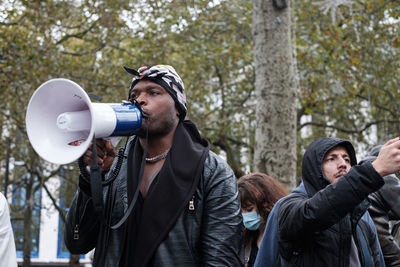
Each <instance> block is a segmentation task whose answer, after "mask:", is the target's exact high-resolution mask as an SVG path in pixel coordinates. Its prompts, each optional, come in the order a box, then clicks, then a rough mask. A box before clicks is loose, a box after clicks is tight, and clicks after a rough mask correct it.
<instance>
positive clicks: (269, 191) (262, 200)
mask: <svg viewBox="0 0 400 267" xmlns="http://www.w3.org/2000/svg"><path fill="white" fill-rule="evenodd" d="M238 189H239V196H240V202H241V205H242V208H243V209H246V208H247V207H248V206H249V205H251V204H254V205H255V206H256V207H257V210H258V213H259V214H260V217H261V218H262V221H263V222H264V223H265V222H266V221H267V219H268V215H269V213H270V212H271V210H272V208H273V207H274V205H275V203H276V202H277V201H278V200H279V199H281V198H282V197H284V196H286V195H288V194H289V191H288V190H287V189H286V188H285V187H284V186H283V185H282V184H281V183H279V182H278V181H277V180H275V179H274V178H272V177H270V176H268V175H266V174H265V173H260V172H255V173H249V174H247V175H244V176H242V177H240V178H239V180H238ZM264 227H265V224H264ZM263 229H264V228H262V231H264V230H263ZM251 232H252V231H248V230H247V229H245V232H244V242H245V245H248V244H249V242H250V236H251V235H252V234H251Z"/></svg>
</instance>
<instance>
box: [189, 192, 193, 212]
mask: <svg viewBox="0 0 400 267" xmlns="http://www.w3.org/2000/svg"><path fill="white" fill-rule="evenodd" d="M189 210H194V195H193V197H192V200H190V201H189Z"/></svg>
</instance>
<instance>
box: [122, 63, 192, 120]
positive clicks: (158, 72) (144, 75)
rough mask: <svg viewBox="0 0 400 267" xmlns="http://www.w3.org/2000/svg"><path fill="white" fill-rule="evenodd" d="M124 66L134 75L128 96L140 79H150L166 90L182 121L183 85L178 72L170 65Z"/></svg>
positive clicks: (183, 109)
mask: <svg viewBox="0 0 400 267" xmlns="http://www.w3.org/2000/svg"><path fill="white" fill-rule="evenodd" d="M124 68H125V70H126V71H127V72H129V73H130V74H132V75H135V77H134V78H133V79H132V84H131V87H130V89H129V95H128V97H129V96H130V94H131V91H132V89H133V87H135V85H136V84H137V83H138V82H139V81H140V80H150V81H152V82H155V83H157V84H159V85H161V86H162V87H163V88H164V89H165V90H167V92H168V93H169V94H170V95H171V97H172V99H174V101H175V105H176V107H177V109H178V111H179V119H180V120H181V121H182V120H183V119H184V118H185V116H186V113H187V107H186V94H185V87H184V84H183V81H182V79H181V77H179V75H178V73H177V72H176V71H175V69H174V68H173V67H172V66H170V65H155V66H143V67H140V68H139V69H138V70H135V69H131V68H128V67H124Z"/></svg>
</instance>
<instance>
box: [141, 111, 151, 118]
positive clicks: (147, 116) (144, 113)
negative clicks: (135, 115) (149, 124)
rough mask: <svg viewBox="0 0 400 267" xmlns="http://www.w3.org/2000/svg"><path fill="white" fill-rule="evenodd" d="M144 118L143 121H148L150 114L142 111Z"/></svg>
mask: <svg viewBox="0 0 400 267" xmlns="http://www.w3.org/2000/svg"><path fill="white" fill-rule="evenodd" d="M142 117H143V119H145V120H148V119H149V118H150V114H149V113H147V112H145V111H143V110H142Z"/></svg>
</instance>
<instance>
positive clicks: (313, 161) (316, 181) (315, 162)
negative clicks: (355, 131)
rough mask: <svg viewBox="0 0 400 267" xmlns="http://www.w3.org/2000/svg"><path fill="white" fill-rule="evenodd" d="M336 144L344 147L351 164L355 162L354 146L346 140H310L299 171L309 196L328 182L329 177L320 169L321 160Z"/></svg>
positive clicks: (330, 138) (329, 138) (331, 138)
mask: <svg viewBox="0 0 400 267" xmlns="http://www.w3.org/2000/svg"><path fill="white" fill-rule="evenodd" d="M336 146H343V147H345V148H346V150H347V152H348V153H349V156H350V161H351V166H354V165H356V164H357V159H356V153H355V151H354V147H353V145H352V144H351V143H350V142H349V141H347V140H344V139H340V138H333V137H325V138H320V139H317V140H315V141H314V142H312V143H311V144H310V145H309V146H308V148H307V150H306V153H304V156H303V163H302V172H301V173H302V179H303V183H304V186H305V188H306V191H307V193H308V195H309V196H310V197H311V196H313V195H314V194H315V193H317V192H318V191H319V190H321V189H323V188H325V187H326V186H327V185H329V184H330V182H329V179H328V178H327V177H326V176H325V175H324V173H323V171H322V162H323V159H324V157H325V154H326V153H327V152H328V151H329V150H330V149H332V148H334V147H336Z"/></svg>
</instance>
